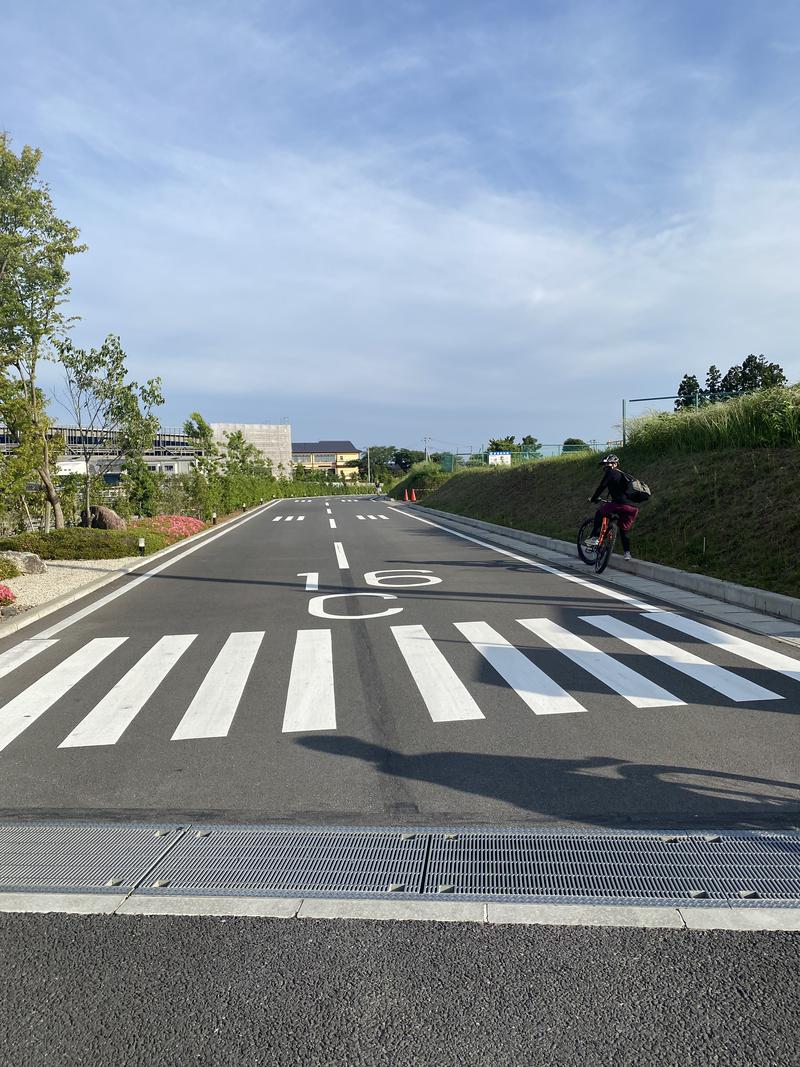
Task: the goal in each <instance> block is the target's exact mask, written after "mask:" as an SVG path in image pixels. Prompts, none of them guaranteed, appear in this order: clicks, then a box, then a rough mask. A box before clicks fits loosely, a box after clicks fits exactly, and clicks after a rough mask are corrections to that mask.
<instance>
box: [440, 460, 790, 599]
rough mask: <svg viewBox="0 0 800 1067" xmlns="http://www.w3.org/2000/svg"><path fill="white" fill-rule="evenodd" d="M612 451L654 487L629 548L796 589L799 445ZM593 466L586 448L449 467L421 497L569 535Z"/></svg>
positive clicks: (596, 476)
mask: <svg viewBox="0 0 800 1067" xmlns="http://www.w3.org/2000/svg"><path fill="white" fill-rule="evenodd" d="M621 460H622V462H621V466H622V469H623V470H625V471H626V472H627V473H629V474H633V475H635V476H636V477H639V478H641V479H642V481H645V482H647V483H648V485H649V486H650V488H651V489H652V490H653V498H652V500H650V501H649V502H648V503H647V504H645V505H643V507H642V510H641V513H640V516H639V519H638V521H637V523H636V525H635V526H634V528H633V531H632V533H631V538H632V545H633V555H634V556H635V557H638V558H639V559H646V560H650V561H652V562H654V563H663V564H666V565H667V566H670V567H679V568H681V569H682V570H689V571H697V572H700V573H702V574H710V575H713V576H714V577H715V578H725V579H728V580H730V581H734V582H739V583H740V584H742V585H751V586H756V587H759V588H762V589H771V590H773V591H774V592H777V593H785V594H787V595H789V596H800V448H797V447H795V448H783V449H768V448H760V449H732V450H726V451H716V452H715V451H709V452H698V453H688V454H686V455H671V456H664V457H660V458H653V457H651V456H647V457H638V458H637V456H636V455H635V454H633V453H631V452H630V450H629V451H628V452H627V453H626V454H621ZM601 476H602V470H601V468H600V466H599V465H598V457H597V456H595V455H591V456H586V455H573V456H562V457H560V458H558V459H555V460H540V461H538V462H536V463H530V464H526V465H524V466H521V467H514V468H491V469H486V468H482V469H481V470H477V471H466V472H464V473H462V474H457V475H455V476H454V477H452V478H451V479H449V481H447V482H446V483H445V484H444V485H443V486H442V487H441V488H439V489H437V490H435V491H434V492H431V493H428V494H427V495H426V496H425V498H424V503H425V504H427V505H429V506H430V507H432V508H438V509H440V510H441V511H449V512H452V513H454V514H458V515H470V516H472V517H473V518H476V519H483V520H485V521H486V522H494V523H500V524H501V525H503V526H511V527H514V528H515V529H518V530H528V531H530V532H532V533H538V534H545V535H547V536H549V537H561V538H564V539H565V540H570V541H572V540H574V539H575V535H576V532H577V529H578V526H579V524H580V522H581V520H582V519H583V518H584V516H586V515H588V514H589V513H590V512H591V511H592V510H593V508H592V505H590V504H589V503H588V502H587V500H588V497H590V496H591V495H592V493H593V492H594V490H595V489H596V488H597V485H598V484H599V481H600V478H601Z"/></svg>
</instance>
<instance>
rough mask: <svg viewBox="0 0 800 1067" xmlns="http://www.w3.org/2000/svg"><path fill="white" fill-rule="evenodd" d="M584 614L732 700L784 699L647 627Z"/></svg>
mask: <svg viewBox="0 0 800 1067" xmlns="http://www.w3.org/2000/svg"><path fill="white" fill-rule="evenodd" d="M581 618H582V619H583V621H584V622H588V623H589V624H590V625H592V626H596V627H597V629H598V630H604V631H605V632H606V633H607V634H611V636H612V637H618V638H619V639H620V640H621V641H624V642H625V643H626V644H628V645H630V646H631V647H632V648H635V649H637V650H638V651H639V652H644V653H645V655H647V656H654V657H655V658H656V659H659V660H661V662H662V663H666V664H667V666H669V667H674V668H675V670H676V671H681V672H682V673H683V674H688V675H689V677H690V678H694V679H695V680H696V681H698V682H702V684H703V685H707V686H708V687H709V689H714V690H715V691H716V692H717V693H722V695H723V696H726V697H729V698H730V699H731V700H735V701H742V700H782V699H783V697H781V696H779V695H778V694H777V693H771V692H770V691H769V689H762V687H761V686H760V685H755V684H754V683H753V682H748V681H747V680H746V679H745V678H739V677H738V675H735V674H732V673H731V672H730V671H726V670H725V668H724V667H717V666H716V664H714V663H709V662H708V661H707V660H704V659H701V658H700V657H699V656H695V655H694V654H693V653H691V652H687V651H686V649H683V648H679V647H678V646H677V645H671V644H669V642H667V641H662V640H660V638H658V637H653V636H652V635H651V634H649V633H647V632H646V631H645V630H639V629H637V628H636V627H635V626H629V625H628V624H627V623H625V622H621V621H620V620H619V619H615V618H613V617H612V616H611V615H582V616H581Z"/></svg>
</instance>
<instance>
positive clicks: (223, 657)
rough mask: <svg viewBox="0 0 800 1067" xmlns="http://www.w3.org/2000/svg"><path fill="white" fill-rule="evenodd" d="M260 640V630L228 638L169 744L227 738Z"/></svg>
mask: <svg viewBox="0 0 800 1067" xmlns="http://www.w3.org/2000/svg"><path fill="white" fill-rule="evenodd" d="M263 638H264V631H263V630H255V631H252V632H250V633H233V634H231V635H230V637H229V638H228V640H227V641H226V642H225V644H224V645H223V646H222V651H221V652H220V653H219V655H218V656H217V658H216V659H215V660H214V662H213V663H212V665H211V668H210V670H209V671H208V674H206V676H205V678H204V679H203V681H202V683H201V685H200V688H199V689H198V690H197V692H196V693H195V696H194V699H193V700H192V702H191V704H190V705H189V707H188V709H187V711H186V714H185V715H184V716H183V718H182V719H181V721H180V722H179V723H178V728H177V729H176V730H175V733H174V734H173V735H172V740H173V741H185V740H189V739H190V738H200V737H227V735H228V731H229V730H230V728H231V723H232V722H233V717H234V715H235V714H236V709H237V708H238V707H239V701H240V700H241V699H242V693H243V692H244V687H245V685H246V684H247V679H248V678H249V677H250V671H251V670H252V669H253V664H254V663H255V659H256V656H257V654H258V650H259V648H260V647H261V642H262V640H263Z"/></svg>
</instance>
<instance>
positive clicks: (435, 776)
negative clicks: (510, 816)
mask: <svg viewBox="0 0 800 1067" xmlns="http://www.w3.org/2000/svg"><path fill="white" fill-rule="evenodd" d="M296 743H297V744H298V745H300V746H302V747H303V748H305V749H308V750H310V751H313V752H319V753H327V754H330V755H332V756H341V757H347V758H349V759H356V760H362V761H363V762H366V763H371V764H373V766H374V767H375V769H376V771H377V772H378V773H380V774H385V775H388V776H391V777H394V778H398V779H403V780H406V781H413V782H419V783H427V784H431V785H435V786H441V787H443V788H445V789H451V790H455V791H457V792H459V793H464V794H472V795H474V796H476V797H482V798H487V799H490V800H492V801H500V802H502V803H504V804H507V805H510V806H511V807H513V808H517V809H519V814H520V815H521V816H522V817H528V816H535V817H538V818H540V819H542V820H556V821H557V820H560V819H561V820H567V821H577V822H582V823H587V824H590V825H597V826H619V825H620V824H629V825H630V824H637V823H640V824H642V825H654V824H659V825H661V826H664V827H678V826H686V825H687V824H688V825H696V826H698V827H701V826H718V827H721V826H726V825H732V826H737V825H739V826H748V825H764V824H770V825H782V826H789V825H790V824H791V823H792V822H793V821H796V820H797V818H798V815H800V787H798V786H797V785H796V784H794V783H790V782H781V781H773V780H771V779H768V778H755V777H749V776H746V775H739V774H727V773H725V772H723V771H709V770H704V769H700V768H692V767H676V766H666V765H660V764H644V763H629V762H627V761H625V760H620V759H616V758H615V757H613V756H592V757H587V758H584V759H544V758H538V757H535V756H514V755H494V754H485V753H475V752H421V753H417V754H412V755H405V754H403V753H402V752H398V751H396V750H395V749H391V748H387V747H385V746H383V745H374V744H370V743H369V742H366V741H360V740H358V738H355V737H348V736H330V735H326V736H316V737H303V738H299V739H298V740H297V742H296ZM425 799H429V800H430V804H427V803H426V804H425V807H429V808H430V810H432V811H437V812H441V811H443V810H444V809H443V799H444V798H443V797H442V796H441V795H433V796H430V797H428V798H425ZM459 806H460V805H459ZM417 807H418V809H419V810H420V811H421V810H422V807H421V805H417ZM474 813H475V809H471V810H470V814H471V815H472V816H474ZM497 819H498V814H497V812H496V810H495V809H492V810H490V811H489V813H488V815H487V820H486V821H487V822H492V821H497Z"/></svg>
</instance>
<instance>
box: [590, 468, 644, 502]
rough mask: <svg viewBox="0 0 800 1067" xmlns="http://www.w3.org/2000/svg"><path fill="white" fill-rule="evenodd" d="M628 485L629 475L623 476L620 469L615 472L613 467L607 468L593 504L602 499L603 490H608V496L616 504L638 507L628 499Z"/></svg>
mask: <svg viewBox="0 0 800 1067" xmlns="http://www.w3.org/2000/svg"><path fill="white" fill-rule="evenodd" d="M628 485H629V479H628V476H627V474H623V473H622V471H621V470H619V469H616V470H615V469H614V468H613V467H606V470H605V473H604V474H603V480H602V482H600V484H599V485H598V487H597V489H596V490H595V492H594V495H593V496H592V502H593V503H595V504H596V503H597V501H598V500H599V499H600V494H601V493H602V492H603V490H605V489H607V490H608V495H609V496H610V497H611V499H612V500H613V501H614V503H615V504H630V505H631V507H636V505H635V504H634V503H633V502H632V501H630V500H629V499H628Z"/></svg>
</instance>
